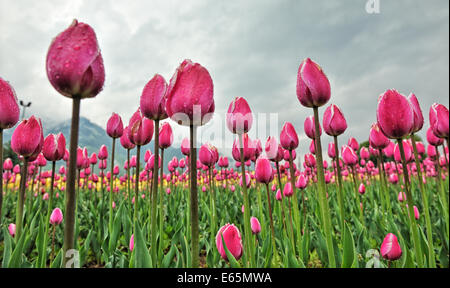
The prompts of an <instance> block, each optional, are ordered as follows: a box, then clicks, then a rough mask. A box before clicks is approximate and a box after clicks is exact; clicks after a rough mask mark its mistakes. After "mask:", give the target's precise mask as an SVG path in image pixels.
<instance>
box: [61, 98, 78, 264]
mask: <svg viewBox="0 0 450 288" xmlns="http://www.w3.org/2000/svg"><path fill="white" fill-rule="evenodd" d="M80 104H81V98H80V97H79V96H76V97H74V98H73V105H72V123H71V128H70V146H69V169H68V171H67V183H66V186H67V187H66V193H65V194H66V211H65V212H66V217H65V223H64V250H63V251H64V253H63V267H66V263H67V261H68V260H69V259H70V257H71V255H72V254H71V253H69V255H67V252H70V250H72V249H73V247H74V244H75V243H74V231H75V203H76V201H77V199H76V195H75V180H76V173H77V147H78V130H79V124H80ZM67 268H69V267H67Z"/></svg>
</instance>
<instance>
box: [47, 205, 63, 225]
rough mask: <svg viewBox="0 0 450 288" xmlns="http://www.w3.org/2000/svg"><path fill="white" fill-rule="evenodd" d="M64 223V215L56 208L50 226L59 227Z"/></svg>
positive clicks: (51, 216)
mask: <svg viewBox="0 0 450 288" xmlns="http://www.w3.org/2000/svg"><path fill="white" fill-rule="evenodd" d="M62 221H63V214H62V211H61V209H59V208H55V209H53V212H52V214H51V215H50V224H52V225H59V224H61V222H62Z"/></svg>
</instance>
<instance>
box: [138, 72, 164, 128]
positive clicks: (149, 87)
mask: <svg viewBox="0 0 450 288" xmlns="http://www.w3.org/2000/svg"><path fill="white" fill-rule="evenodd" d="M166 93H167V83H166V80H165V79H164V77H162V76H161V75H159V74H155V76H153V78H152V79H151V80H150V81H149V82H148V83H147V84H146V85H145V87H144V90H143V91H142V95H141V100H140V107H141V111H142V114H143V115H144V116H145V117H147V118H149V119H152V120H163V119H166V118H167V113H166V100H167V96H166Z"/></svg>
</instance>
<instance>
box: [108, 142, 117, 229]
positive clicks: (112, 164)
mask: <svg viewBox="0 0 450 288" xmlns="http://www.w3.org/2000/svg"><path fill="white" fill-rule="evenodd" d="M115 150H116V138H112V152H111V169H110V171H111V177H110V178H109V226H108V227H109V233H112V229H113V193H114V154H115Z"/></svg>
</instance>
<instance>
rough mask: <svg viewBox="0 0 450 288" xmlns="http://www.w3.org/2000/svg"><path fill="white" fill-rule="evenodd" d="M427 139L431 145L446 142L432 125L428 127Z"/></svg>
mask: <svg viewBox="0 0 450 288" xmlns="http://www.w3.org/2000/svg"><path fill="white" fill-rule="evenodd" d="M427 141H428V143H429V144H430V145H433V146H436V147H437V146H440V145H442V144H443V143H444V139H443V138H439V137H437V136H436V135H435V134H434V132H433V129H432V127H430V128H428V130H427Z"/></svg>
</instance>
